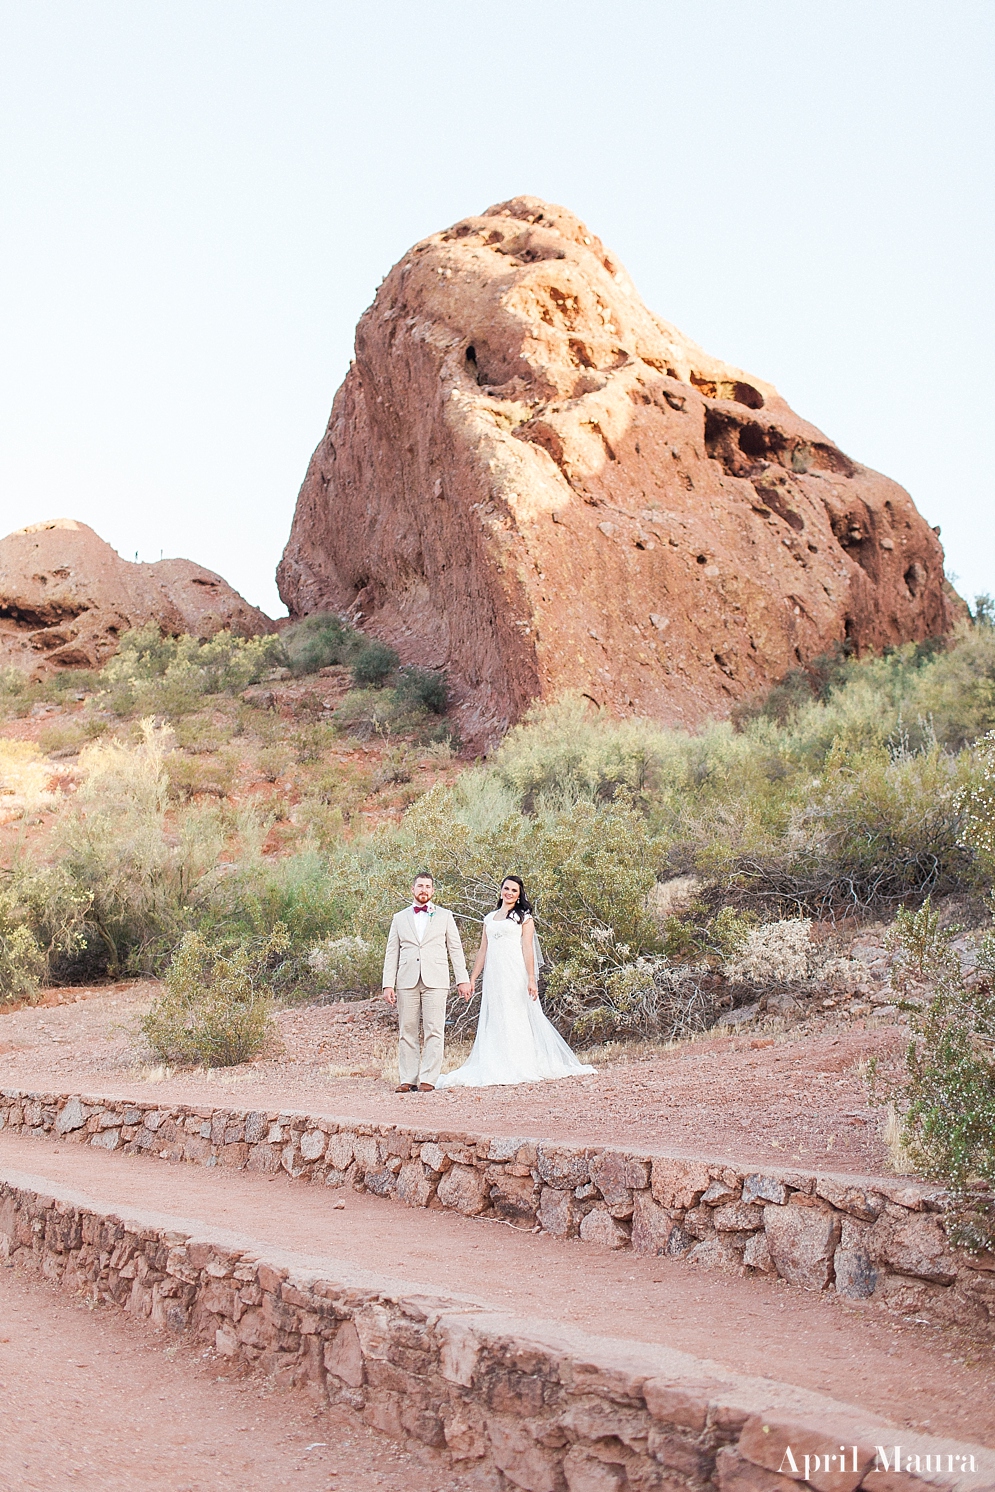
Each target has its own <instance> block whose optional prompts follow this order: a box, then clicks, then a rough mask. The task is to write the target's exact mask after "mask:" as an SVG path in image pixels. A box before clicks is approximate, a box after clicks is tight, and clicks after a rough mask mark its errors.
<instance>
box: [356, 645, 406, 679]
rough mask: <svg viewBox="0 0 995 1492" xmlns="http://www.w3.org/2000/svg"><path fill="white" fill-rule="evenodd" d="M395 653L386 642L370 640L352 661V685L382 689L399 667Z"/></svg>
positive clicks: (398, 660)
mask: <svg viewBox="0 0 995 1492" xmlns="http://www.w3.org/2000/svg"><path fill="white" fill-rule="evenodd" d="M400 662H401V660H400V658H399V657H398V655H397V652H396V651H395V649H394V648H392V647H391V646H390V645H389V644H388V643H386V642H380V641H379V640H378V639H377V638H371V639H370V641H369V642H366V643H364V644H363V646H362V647H361V648H359V649H358V651H357V652H356V654H355V655H354V657H353V660H352V678H353V683H354V684H356V685H357V687H358V688H360V689H363V688H367V687H372V688H374V689H381V688H383V686H384V684H386V682H387V680H388V679H389V678H390V676H391V674H393V673H396V672H397V669H398V667H399V665H400Z"/></svg>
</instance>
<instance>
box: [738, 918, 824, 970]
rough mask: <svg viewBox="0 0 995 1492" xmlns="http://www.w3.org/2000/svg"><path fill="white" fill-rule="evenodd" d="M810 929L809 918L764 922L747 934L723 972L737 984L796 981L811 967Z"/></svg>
mask: <svg viewBox="0 0 995 1492" xmlns="http://www.w3.org/2000/svg"><path fill="white" fill-rule="evenodd" d="M811 931H812V919H811V917H788V918H786V919H785V920H784V921H783V922H764V923H762V924H761V925H760V927H754V928H752V929H751V930H750V932H749V933H747V936H746V941H745V943H744V944H743V946H742V948H741V949H740V952H739V954H738V956H737V957H736V958H735V959H734V960H733V961H732V962H731V963H728V964H727V965H726V966H725V969H724V970H723V973H724V974H725V976H726V978H727V979H731V980H733V981H734V982H736V983H738V984H756V985H765V984H797V983H798V982H799V981H800V980H802V979H807V978H808V976H809V974H810V972H811V969H812V953H813V949H812V940H811Z"/></svg>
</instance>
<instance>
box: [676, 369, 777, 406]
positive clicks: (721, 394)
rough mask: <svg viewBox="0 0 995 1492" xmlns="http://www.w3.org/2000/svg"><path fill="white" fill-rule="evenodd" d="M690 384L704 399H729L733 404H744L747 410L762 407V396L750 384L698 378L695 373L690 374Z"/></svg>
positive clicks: (722, 379) (721, 379)
mask: <svg viewBox="0 0 995 1492" xmlns="http://www.w3.org/2000/svg"><path fill="white" fill-rule="evenodd" d="M691 382H692V383H693V384H694V386H695V388H696V389H697V390H698V392H699V393H700V394H704V396H705V398H706V399H731V400H732V401H733V403H734V404H745V405H746V408H747V409H763V407H764V396H763V394H762V393H761V392H760V390H759V389H755V388H754V387H753V385H752V384H751V383H742V382H740V381H739V380H738V379H737V380H733V379H729V378H718V379H716V378H699V377H698V374H697V373H692V374H691Z"/></svg>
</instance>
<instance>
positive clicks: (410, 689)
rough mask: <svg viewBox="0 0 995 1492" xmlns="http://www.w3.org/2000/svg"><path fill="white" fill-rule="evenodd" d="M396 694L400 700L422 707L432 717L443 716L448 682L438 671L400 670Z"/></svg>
mask: <svg viewBox="0 0 995 1492" xmlns="http://www.w3.org/2000/svg"><path fill="white" fill-rule="evenodd" d="M397 692H398V694H399V695H400V696H401V698H402V699H411V700H414V701H415V703H416V704H419V705H423V706H424V707H425V709H426V710H428V711H429V712H430V714H432V715H444V714H445V713H446V709H447V708H448V705H449V682H448V680H447V678H446V675H445V674H444V673H443V672H442V671H441V670H440V669H435V668H413V667H411V668H402V669H400V671H399V672H398V676H397Z"/></svg>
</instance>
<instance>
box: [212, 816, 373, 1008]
mask: <svg viewBox="0 0 995 1492" xmlns="http://www.w3.org/2000/svg"><path fill="white" fill-rule="evenodd" d="M259 827H260V829H261V830H262V831H265V829H266V828H268V825H267V824H266V823H265V822H263V823H262V824H261V825H260V826H259ZM244 837H246V838H247V837H248V836H247V835H245V836H244ZM356 874H357V871H356V865H355V860H354V857H353V856H352V855H351V854H350V853H349V852H344V853H342V854H341V855H340V856H339V857H337V858H335V859H333V858H331V857H329V856H328V855H325V854H323V853H322V852H321V851H320V850H318V849H317V848H316V847H315V846H314V845H308V844H305V845H304V846H303V848H301V849H299V850H297V851H296V852H294V853H292V854H288V855H282V856H280V857H276V856H271V855H263V854H261V853H260V851H259V847H258V842H257V844H256V845H250V844H246V843H243V846H242V854H241V856H240V858H239V861H238V863H237V864H233V865H231V866H229V867H228V868H227V871H226V873H225V874H224V875H222V876H221V877H219V878H218V879H217V880H216V881H214V882H213V884H212V886H211V897H210V903H209V905H207V904H205V906H204V910H203V915H202V920H201V922H200V927H201V929H202V930H203V931H204V932H205V934H209V935H210V936H211V937H212V939H214V940H215V941H217V940H219V939H224V938H227V939H231V940H235V941H240V940H241V941H245V940H247V939H252V938H265V937H268V936H269V934H270V932H271V931H272V930H273V928H274V927H276V926H278V925H279V926H281V927H283V928H284V930H285V932H286V935H287V937H288V939H289V943H288V954H287V956H288V958H290V957H294V958H302V959H303V960H304V961H305V962H306V960H307V956H308V954H309V953H310V952H311V950H312V949H313V948H314V947H315V946H316V945H317V944H319V943H322V942H324V940H325V939H326V938H328V937H331V936H336V935H341V934H344V933H346V932H351V931H354V930H355V928H354V926H353V921H354V915H355V911H356V908H357V906H358V904H359V902H360V900H361V897H362V894H363V893H362V888H361V887H358V886H357V885H356V882H355V877H356ZM393 910H396V908H394V909H393ZM288 979H289V972H288V971H283V972H282V973H281V976H280V983H281V988H283V987H286V986H287V984H288Z"/></svg>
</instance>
